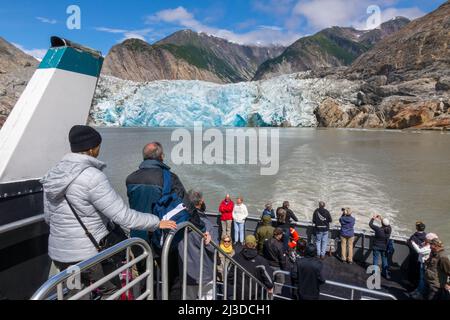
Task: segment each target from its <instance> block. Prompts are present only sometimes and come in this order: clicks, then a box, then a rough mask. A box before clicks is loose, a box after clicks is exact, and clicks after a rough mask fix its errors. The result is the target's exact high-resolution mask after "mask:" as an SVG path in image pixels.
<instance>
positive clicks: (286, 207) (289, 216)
mask: <svg viewBox="0 0 450 320" xmlns="http://www.w3.org/2000/svg"><path fill="white" fill-rule="evenodd" d="M289 206H290V204H289V201H285V202H283V206H282V207H279V208H278V209H277V211H276V212H278V210H280V209H284V210H286V222H287V223H289V224H291V223H292V220H294V221H295V222H298V218H297V216H296V215H295V214H294V211H292V210H291V209H289Z"/></svg>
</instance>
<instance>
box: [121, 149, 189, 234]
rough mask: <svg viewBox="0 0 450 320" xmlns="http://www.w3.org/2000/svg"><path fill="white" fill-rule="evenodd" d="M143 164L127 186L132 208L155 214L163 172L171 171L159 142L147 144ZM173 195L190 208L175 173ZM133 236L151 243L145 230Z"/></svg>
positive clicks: (172, 181) (172, 174)
mask: <svg viewBox="0 0 450 320" xmlns="http://www.w3.org/2000/svg"><path fill="white" fill-rule="evenodd" d="M142 156H143V162H142V163H141V164H140V165H139V169H138V170H137V171H135V172H133V173H132V174H130V175H129V176H128V177H127V180H126V186H127V194H128V200H129V203H130V207H131V208H132V209H134V210H138V211H141V212H145V213H150V214H151V213H153V212H152V208H153V206H154V204H155V203H156V202H158V200H159V199H160V198H161V196H162V189H163V185H164V179H163V171H164V170H168V171H170V167H169V166H167V165H166V164H165V163H164V150H163V147H162V145H161V143H159V142H152V143H149V144H147V145H146V146H145V147H144V149H143V151H142ZM170 175H171V184H172V185H171V193H175V194H176V195H178V197H179V198H180V199H181V200H182V201H183V202H184V204H185V205H186V206H189V203H188V197H187V192H186V190H185V188H184V186H183V184H182V183H181V181H180V179H179V178H178V176H177V175H176V174H175V173H173V172H172V173H171V174H170ZM131 236H132V237H137V238H141V239H144V240H147V241H149V240H150V239H149V235H148V233H147V232H146V231H145V230H131Z"/></svg>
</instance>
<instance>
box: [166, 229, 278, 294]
mask: <svg viewBox="0 0 450 320" xmlns="http://www.w3.org/2000/svg"><path fill="white" fill-rule="evenodd" d="M189 231H192V232H193V233H194V234H195V235H196V236H198V237H200V238H203V237H204V234H203V232H202V231H201V230H199V229H198V228H197V227H195V226H194V225H193V224H191V223H189V222H185V223H182V224H180V225H178V227H177V229H176V230H173V231H171V232H170V233H169V234H168V236H167V238H166V239H165V241H164V245H163V249H162V256H161V260H162V263H161V266H162V267H161V274H162V299H163V300H168V299H169V268H168V267H169V266H168V264H169V254H170V249H171V246H172V242H173V239H174V237H175V235H176V234H178V233H179V232H183V251H182V252H181V254H182V256H183V270H182V275H181V276H182V277H181V279H182V297H181V298H182V300H186V297H187V263H186V261H187V254H188V245H189ZM200 243H201V244H200V257H199V269H200V270H199V276H198V283H199V284H200V285H199V286H198V297H202V296H203V285H201V284H202V283H203V272H204V270H203V268H204V263H203V262H204V256H205V243H204V241H200ZM209 245H210V246H212V247H213V248H214V250H213V252H214V258H213V259H214V263H213V265H212V270H209V272H212V275H213V280H212V290H213V292H212V296H213V300H217V297H218V296H222V297H223V300H228V299H229V298H230V297H231V300H236V299H237V297H238V295H237V294H238V293H237V283H236V282H237V273H238V272H241V275H242V287H241V288H242V292H241V293H240V294H241V296H240V297H241V299H242V297H244V292H245V288H248V289H249V290H248V294H249V296H248V300H252V299H255V300H270V299H271V294H269V292H268V291H267V289H266V287H265V286H264V284H263V283H262V282H261V281H260V280H258V279H257V278H256V277H255V276H253V275H252V274H251V273H250V272H249V271H247V270H246V269H245V268H244V267H242V266H241V265H240V264H239V263H238V262H237V261H236V260H234V259H233V258H232V257H230V256H229V255H228V254H227V253H225V252H224V251H223V250H222V249H221V248H220V246H219V245H218V244H217V243H215V242H214V241H211V242H210V243H209ZM177 254H178V252H177ZM219 254H220V255H222V256H223V258H224V259H225V263H224V265H225V267H224V268H223V282H221V283H218V281H217V278H218V277H217V259H218V255H219ZM231 266H234V269H233V270H234V274H233V275H232V279H233V285H232V288H231V289H232V290H233V292H232V295H231V291H230V292H229V290H230V286H229V283H228V282H229V281H228V279H229V274H228V272H229V271H230V267H231ZM218 284H219V286H220V287H222V292H221V293H220V294H218V293H217V288H218V287H219V286H218ZM229 293H230V294H229ZM245 298H247V297H245ZM244 300H247V299H244Z"/></svg>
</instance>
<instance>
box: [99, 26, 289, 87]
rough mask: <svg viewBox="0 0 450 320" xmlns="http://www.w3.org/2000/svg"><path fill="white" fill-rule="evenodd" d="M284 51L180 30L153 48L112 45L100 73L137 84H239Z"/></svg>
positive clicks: (136, 44) (139, 43)
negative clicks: (265, 62)
mask: <svg viewBox="0 0 450 320" xmlns="http://www.w3.org/2000/svg"><path fill="white" fill-rule="evenodd" d="M284 49H285V48H284V47H279V46H272V47H258V46H247V45H239V44H236V43H232V42H229V41H227V40H225V39H221V38H217V37H214V36H210V35H207V34H204V33H196V32H194V31H191V30H183V31H178V32H176V33H174V34H172V35H171V36H169V37H167V38H165V39H163V40H161V41H159V42H157V43H155V44H153V45H150V44H148V43H146V42H144V41H142V40H137V39H130V40H126V41H125V42H123V43H121V44H119V45H116V46H114V47H113V48H112V49H111V51H110V52H109V54H108V55H107V57H106V59H105V63H104V67H103V74H104V75H109V76H114V77H117V78H121V79H125V80H132V81H139V82H146V81H155V80H204V81H211V82H216V83H231V82H241V81H248V80H251V79H252V77H253V75H254V74H255V72H256V70H257V68H258V66H259V65H260V64H261V63H263V62H264V61H266V60H267V59H271V58H274V57H276V56H278V55H279V54H281V52H282V51H283V50H284Z"/></svg>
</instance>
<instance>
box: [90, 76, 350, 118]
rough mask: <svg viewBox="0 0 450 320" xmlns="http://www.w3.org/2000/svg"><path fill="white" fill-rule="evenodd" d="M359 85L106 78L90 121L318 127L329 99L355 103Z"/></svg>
mask: <svg viewBox="0 0 450 320" xmlns="http://www.w3.org/2000/svg"><path fill="white" fill-rule="evenodd" d="M358 88H359V85H358V84H357V83H354V82H351V81H347V80H333V79H326V78H324V79H311V78H308V77H304V74H292V75H284V76H281V77H277V78H273V79H269V80H264V81H257V82H242V83H236V84H225V85H221V84H215V83H209V82H203V81H185V80H174V81H154V82H147V83H137V82H132V81H125V80H120V79H117V78H113V77H105V76H104V77H102V78H101V79H100V81H99V84H98V87H97V91H96V95H95V98H94V102H93V106H92V110H91V117H92V119H93V121H94V123H95V124H96V125H103V126H122V127H179V126H186V127H189V126H193V124H194V122H195V121H201V122H202V123H203V125H204V126H205V127H226V126H234V127H245V126H280V125H289V126H301V127H315V126H317V120H316V117H315V115H314V110H315V109H316V108H317V107H318V106H319V105H320V103H321V102H322V101H323V100H324V99H325V98H327V97H332V98H333V99H336V100H338V101H341V102H342V103H343V104H345V103H351V102H352V101H354V100H356V95H357V92H358Z"/></svg>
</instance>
